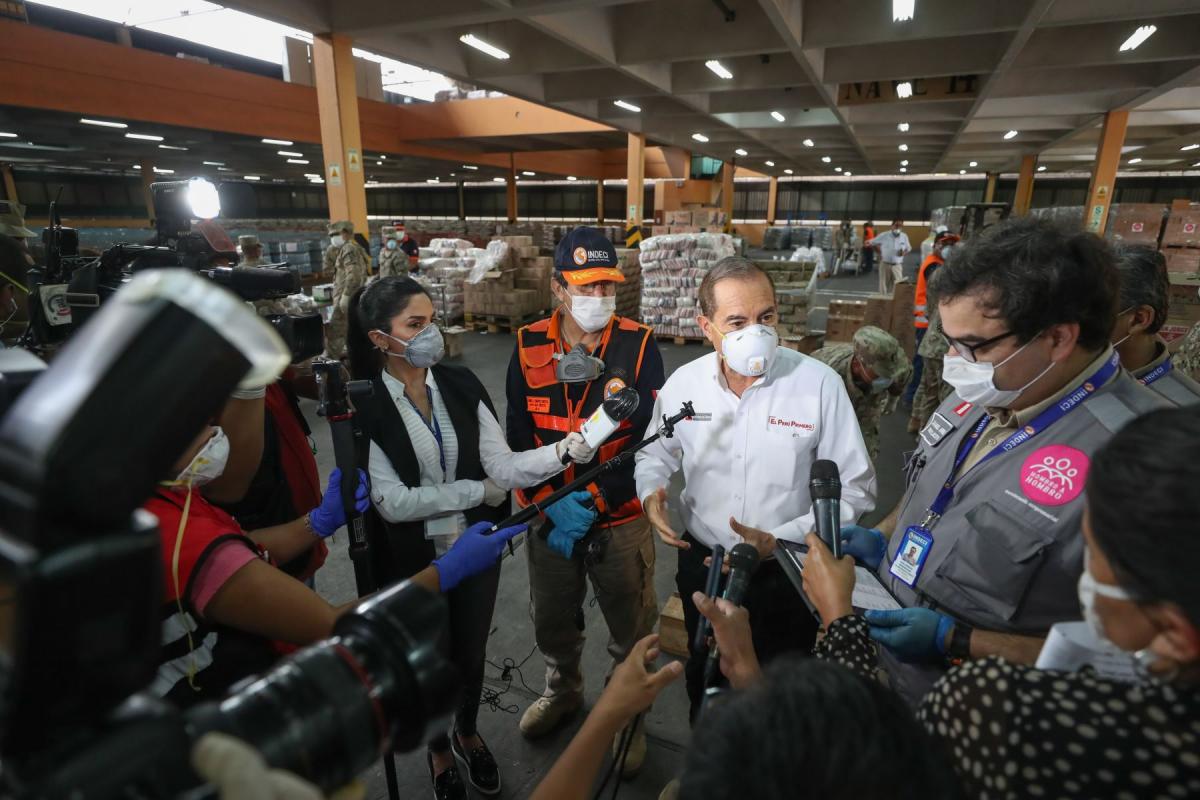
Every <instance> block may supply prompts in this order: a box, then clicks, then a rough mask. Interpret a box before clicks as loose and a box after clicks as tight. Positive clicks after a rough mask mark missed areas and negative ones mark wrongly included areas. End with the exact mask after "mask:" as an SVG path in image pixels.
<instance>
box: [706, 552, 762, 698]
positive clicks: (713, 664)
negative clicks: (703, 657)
mask: <svg viewBox="0 0 1200 800" xmlns="http://www.w3.org/2000/svg"><path fill="white" fill-rule="evenodd" d="M756 569H758V549H757V548H756V547H755V546H754V545H752V544H747V543H746V542H742V543H741V544H735V545H734V546H733V549H732V550H730V551H729V579H728V580H727V581H725V592H724V593H723V594H722V595H721V597H723V598H725V599H726V600H728V601H729V602H731V603H733V604H734V605H735V606H740V605H741V604H742V601H743V600H745V599H746V592H747V591H748V590H749V589H750V578H751V576H753V575H754V570H756ZM720 664H721V653H720V649H719V648H718V647H717V646H716V645H715V644H714V645H713V648H712V649H711V650H709V651H708V663H706V664H705V665H704V685H705V686H706V687H708V686H712V685H713V679H714V678H716V676H717V668H718V667H719V666H720Z"/></svg>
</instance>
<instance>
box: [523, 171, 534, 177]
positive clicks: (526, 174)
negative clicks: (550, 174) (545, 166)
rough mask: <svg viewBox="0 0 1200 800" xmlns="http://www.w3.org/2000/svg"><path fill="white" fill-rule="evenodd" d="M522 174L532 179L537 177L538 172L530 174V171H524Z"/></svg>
mask: <svg viewBox="0 0 1200 800" xmlns="http://www.w3.org/2000/svg"><path fill="white" fill-rule="evenodd" d="M521 174H522V175H525V176H527V177H530V178H532V177H533V176H534V175H537V173H536V172H530V171H529V170H525V171H524V172H522V173H521Z"/></svg>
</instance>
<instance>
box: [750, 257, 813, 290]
mask: <svg viewBox="0 0 1200 800" xmlns="http://www.w3.org/2000/svg"><path fill="white" fill-rule="evenodd" d="M754 263H755V264H758V266H759V267H761V268H762V270H763V272H766V273H768V274H769V275H770V276H771V280H773V281H775V288H776V289H778V288H779V286H780V285H781V284H791V283H798V284H801V285H803V286H808V282H809V280H810V279H811V278H812V274H813V270H815V269H816V268H817V264H816V262H815V261H774V260H768V259H755V260H754Z"/></svg>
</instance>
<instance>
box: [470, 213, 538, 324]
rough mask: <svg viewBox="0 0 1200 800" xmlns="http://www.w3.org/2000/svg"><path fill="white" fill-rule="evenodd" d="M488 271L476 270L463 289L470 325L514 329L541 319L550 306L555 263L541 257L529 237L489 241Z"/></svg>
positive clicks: (479, 267) (478, 267)
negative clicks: (551, 281)
mask: <svg viewBox="0 0 1200 800" xmlns="http://www.w3.org/2000/svg"><path fill="white" fill-rule="evenodd" d="M487 253H488V256H489V259H490V261H489V262H486V265H487V266H489V269H487V270H484V269H482V267H483V266H485V263H480V264H479V265H477V267H476V272H475V273H474V274H473V275H472V276H471V277H470V278H469V279H468V283H467V284H466V287H465V298H466V314H467V322H468V323H469V325H472V326H476V327H480V326H486V328H487V330H489V331H492V330H500V329H501V328H507V329H509V330H516V329H517V328H519V327H521V326H522V325H525V324H528V323H530V322H533V321H534V320H536V319H538V318H540V317H541V316H542V315H543V313H544V312H545V310H546V309H547V308H549V305H550V273H551V271H552V270H553V266H554V260H553V259H551V258H548V257H545V256H542V255H541V250H540V248H538V247H537V246H535V245H534V244H533V238H532V237H531V236H502V237H500V238H499V239H494V240H492V241H491V242H488V246H487Z"/></svg>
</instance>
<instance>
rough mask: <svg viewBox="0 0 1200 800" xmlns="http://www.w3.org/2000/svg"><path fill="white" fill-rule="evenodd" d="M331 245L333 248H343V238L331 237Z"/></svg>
mask: <svg viewBox="0 0 1200 800" xmlns="http://www.w3.org/2000/svg"><path fill="white" fill-rule="evenodd" d="M329 244H330V245H331V246H333V247H341V246H342V245H343V244H344V242H343V241H342V237H341V236H340V235H338V236H330V237H329Z"/></svg>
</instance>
